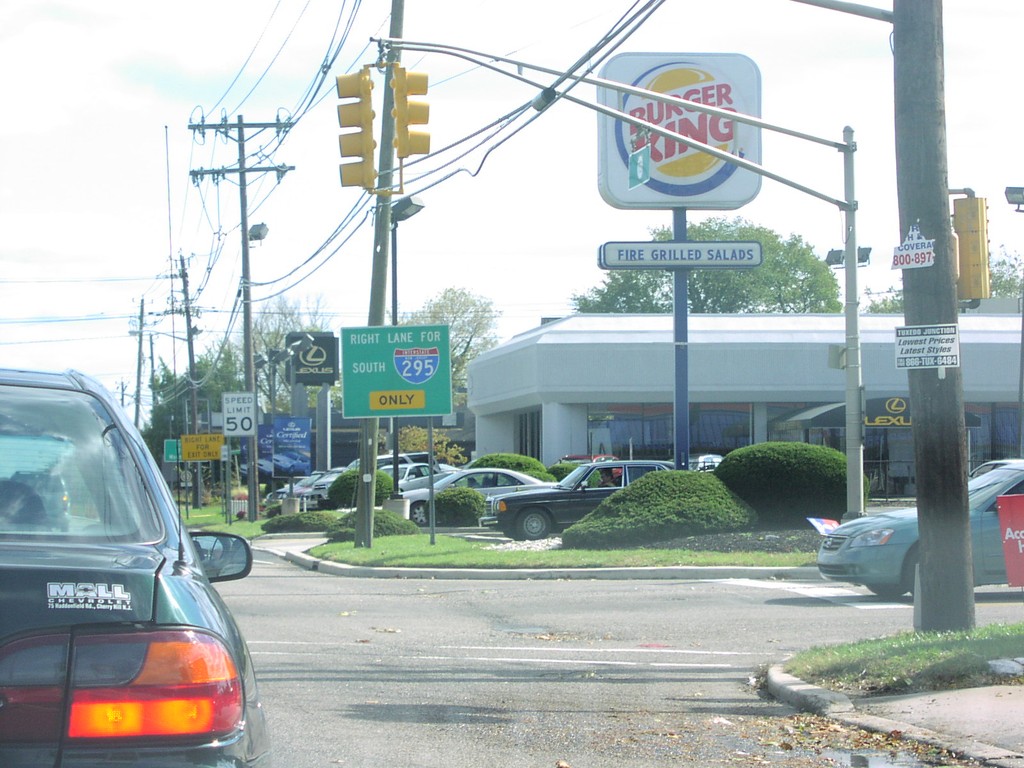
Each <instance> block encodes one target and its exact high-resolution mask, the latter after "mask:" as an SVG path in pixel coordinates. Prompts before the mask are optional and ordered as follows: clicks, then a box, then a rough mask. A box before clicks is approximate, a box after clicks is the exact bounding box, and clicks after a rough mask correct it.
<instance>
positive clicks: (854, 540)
mask: <svg viewBox="0 0 1024 768" xmlns="http://www.w3.org/2000/svg"><path fill="white" fill-rule="evenodd" d="M967 489H968V506H969V507H970V523H969V525H970V531H971V552H972V560H973V565H974V584H975V586H983V585H986V584H1005V583H1006V563H1005V561H1004V559H1003V543H1002V536H1001V530H1000V527H999V512H998V509H997V506H996V501H997V499H998V498H999V497H1000V496H1009V495H1015V494H1022V493H1024V461H1021V460H1014V461H1008V462H1006V463H1005V464H1003V465H1002V466H999V467H997V468H995V469H993V470H991V471H990V472H986V473H985V474H982V475H978V476H977V477H975V478H973V479H971V481H970V482H969V483H968V486H967ZM918 538H919V536H918V529H917V509H915V508H910V509H900V510H894V511H892V512H884V513H881V514H877V515H868V516H866V517H861V518H858V519H856V520H851V521H850V522H848V523H844V524H843V525H840V526H839V527H838V528H836V529H835V530H833V531H832V532H831V533H829V534H828V535H827V536H826V537H825V538H824V540H823V541H822V543H821V547H820V548H819V550H818V571H819V572H820V573H821V575H822V577H824V578H826V579H828V580H830V581H844V582H849V583H852V584H861V585H863V586H865V587H867V588H868V589H869V590H871V591H872V592H874V593H875V594H876V595H879V596H881V597H886V598H895V597H899V596H901V595H904V594H906V593H907V592H913V591H914V575H915V572H916V569H917V564H918V560H919V551H918V550H919V544H918Z"/></svg>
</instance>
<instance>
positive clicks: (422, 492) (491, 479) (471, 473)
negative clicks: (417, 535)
mask: <svg viewBox="0 0 1024 768" xmlns="http://www.w3.org/2000/svg"><path fill="white" fill-rule="evenodd" d="M552 485H554V483H549V482H545V481H544V480H538V479H537V478H536V477H533V476H531V475H527V474H524V473H523V472H517V471H515V470H513V469H493V468H490V469H489V468H487V467H481V468H480V469H460V470H458V471H456V472H452V473H451V474H448V475H445V476H444V477H442V478H441V479H440V480H437V481H436V482H435V483H434V494H435V495H436V494H438V493H440V492H441V491H443V490H445V489H447V488H472V489H474V490H476V491H479V492H480V493H482V494H483V495H484V496H491V495H494V494H498V493H513V492H517V491H520V490H525V489H528V488H549V487H551V486H552ZM402 496H403V498H406V499H408V500H409V519H410V520H412V521H413V522H414V523H419V524H420V525H427V524H428V523H429V522H430V510H429V508H428V505H429V503H430V486H429V485H428V486H427V487H426V488H416V489H415V490H412V491H403V493H402Z"/></svg>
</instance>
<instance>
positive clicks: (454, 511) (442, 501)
mask: <svg viewBox="0 0 1024 768" xmlns="http://www.w3.org/2000/svg"><path fill="white" fill-rule="evenodd" d="M486 508H487V498H486V497H485V496H484V495H483V494H482V493H480V491H475V490H473V489H472V488H445V489H444V490H443V491H441V492H440V493H438V494H437V495H436V496H435V497H434V513H435V514H436V515H437V521H436V522H437V524H438V525H443V526H446V527H453V528H461V527H466V526H475V525H478V524H479V520H480V517H481V516H482V515H483V513H484V510H485V509H486Z"/></svg>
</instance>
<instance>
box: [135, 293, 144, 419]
mask: <svg viewBox="0 0 1024 768" xmlns="http://www.w3.org/2000/svg"><path fill="white" fill-rule="evenodd" d="M145 321H146V300H145V299H144V298H142V299H139V351H138V356H137V358H136V361H135V428H136V429H142V424H141V423H140V419H139V413H140V408H141V406H142V331H143V327H142V324H143V323H144V322H145Z"/></svg>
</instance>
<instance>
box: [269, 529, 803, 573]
mask: <svg viewBox="0 0 1024 768" xmlns="http://www.w3.org/2000/svg"><path fill="white" fill-rule="evenodd" d="M313 535H315V534H271V535H266V536H260V537H259V538H258V539H256V540H254V541H253V542H252V547H253V549H257V550H259V551H261V552H267V553H268V554H271V555H274V556H275V557H279V558H281V559H282V560H286V561H288V562H290V563H294V564H295V565H298V566H300V567H302V568H305V569H306V570H309V571H318V572H320V573H329V574H331V575H333V576H347V577H350V578H362V579H367V578H369V579H479V580H509V579H512V580H516V579H519V580H531V579H532V580H542V579H546V580H555V581H557V580H569V579H577V580H579V579H583V580H597V579H608V580H620V581H627V580H631V579H637V580H639V579H648V580H650V579H676V580H689V581H714V580H717V579H758V580H766V581H797V580H799V581H808V580H811V581H819V580H821V575H820V574H819V573H818V569H817V568H815V567H813V566H805V567H797V568H772V567H743V566H728V565H725V566H651V567H629V568H627V567H616V568H397V567H383V566H361V565H348V564H346V563H334V562H331V561H329V560H320V559H318V558H315V557H313V556H311V555H308V554H306V552H305V551H300V550H296V549H295V548H290V547H288V546H287V545H284V546H282V544H283V543H284V542H286V541H288V540H289V539H292V540H296V539H302V540H308V539H309V538H310V537H311V536H313Z"/></svg>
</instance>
